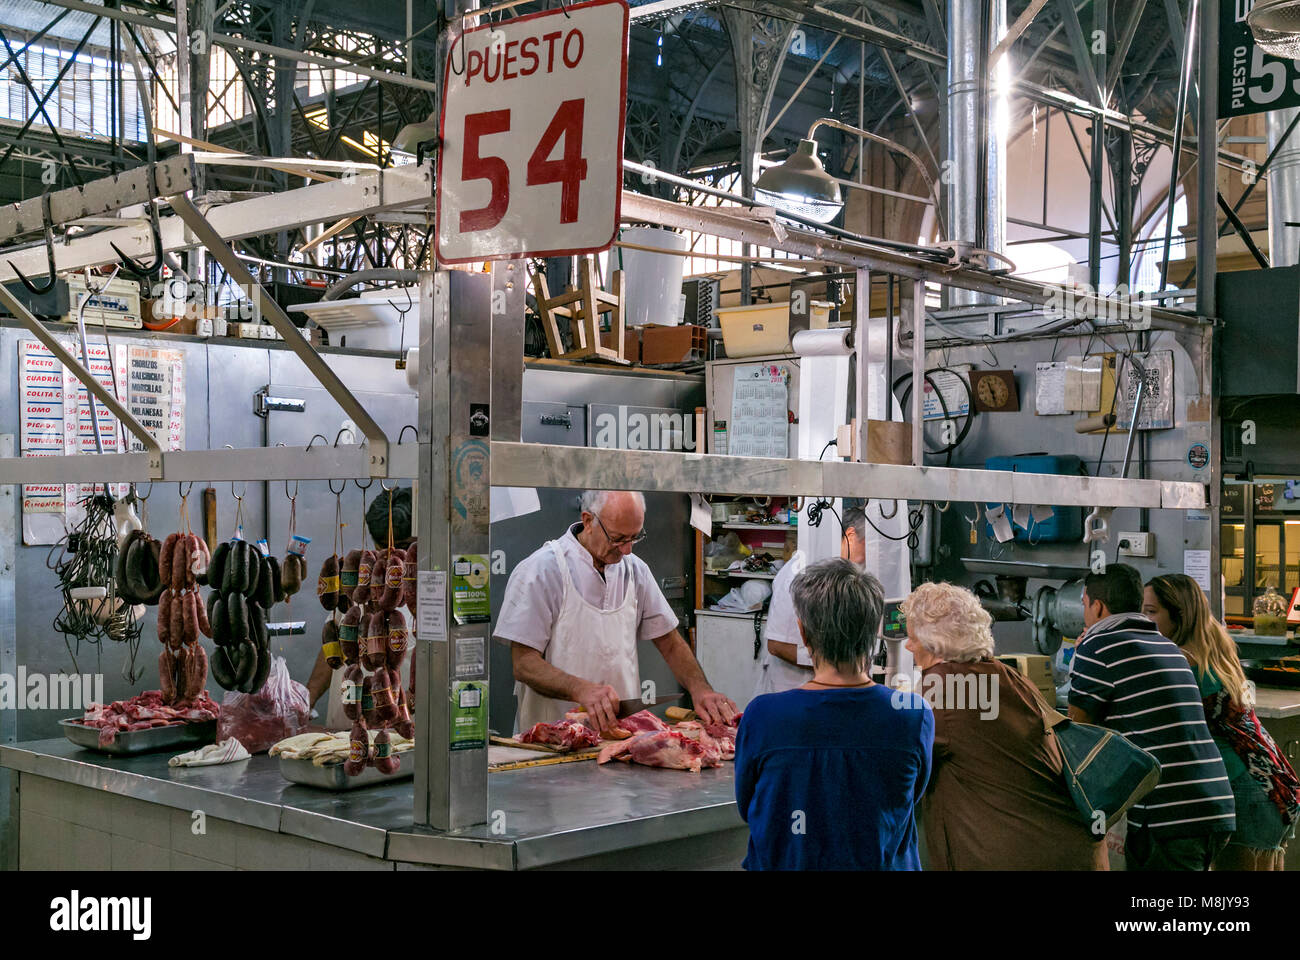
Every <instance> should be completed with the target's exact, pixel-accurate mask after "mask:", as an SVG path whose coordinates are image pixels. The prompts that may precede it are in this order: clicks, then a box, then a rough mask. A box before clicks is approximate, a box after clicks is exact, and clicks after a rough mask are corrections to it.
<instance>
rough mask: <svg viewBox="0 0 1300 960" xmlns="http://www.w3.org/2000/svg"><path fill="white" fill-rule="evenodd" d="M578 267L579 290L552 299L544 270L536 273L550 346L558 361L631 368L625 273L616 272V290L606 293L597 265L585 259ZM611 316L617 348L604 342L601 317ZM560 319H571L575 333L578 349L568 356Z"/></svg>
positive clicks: (537, 293)
mask: <svg viewBox="0 0 1300 960" xmlns="http://www.w3.org/2000/svg"><path fill="white" fill-rule="evenodd" d="M578 262H579V267H578V289H576V290H569V291H567V292H566V293H562V294H561V295H560V296H558V297H554V298H553V297H552V296H551V291H550V289H549V288H548V287H547V285H546V275H545V273H544V272H543V271H541V270H536V271H534V272H533V296H534V297H536V299H537V313H538V315H539V316H540V317H541V318H542V330H543V331H544V332H545V333H546V346H547V349H548V350H550V353H551V356H552V357H553V358H554V359H557V360H587V359H592V360H606V361H608V362H610V363H622V364H630V362H631V361H629V360H626V359H624V357H623V333H624V330H623V271H622V270H615V271H614V276H613V284H612V286H613V290H612V291H610V292H608V293H607V292H606V291H604V290H601V289H600V288H599V287H597V286H596V263H595V260H594V259H593V258H591V257H583V258H582V259H581V260H579V261H578ZM602 313H608V314H610V323H609V327H610V332H611V333H612V334H613V341H614V346H613V347H612V348H611V347H606V346H602V345H601V342H600V314H602ZM556 317H568V318H569V329H570V330H571V331H572V333H573V340H574V348H573V349H572V350H570V351H568V352H567V353H566V352H564V342H563V341H562V340H561V339H560V328H559V325H558V324H557V323H556Z"/></svg>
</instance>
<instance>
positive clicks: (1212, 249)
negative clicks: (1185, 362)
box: [1196, 0, 1223, 616]
mask: <svg viewBox="0 0 1300 960" xmlns="http://www.w3.org/2000/svg"><path fill="white" fill-rule="evenodd" d="M1219 2H1220V0H1200V3H1201V7H1200V20H1201V23H1200V31H1201V46H1200V58H1199V59H1200V62H1199V64H1198V68H1197V76H1198V79H1199V81H1200V89H1199V91H1198V94H1199V97H1200V100H1199V103H1198V106H1199V108H1200V118H1199V121H1198V123H1197V138H1196V150H1197V155H1198V157H1199V158H1200V159H1199V166H1198V167H1197V181H1198V182H1197V194H1198V199H1199V203H1198V205H1197V208H1196V312H1197V314H1199V315H1200V316H1202V317H1213V316H1215V315H1216V314H1217V313H1218V305H1217V302H1216V299H1215V291H1214V283H1215V275H1216V273H1217V272H1218V237H1219V231H1218V221H1217V217H1218V209H1217V207H1216V205H1215V199H1216V195H1217V185H1216V179H1217V174H1218V167H1219V164H1218V157H1219V140H1218V126H1217V124H1218V114H1219V61H1218V56H1219ZM1203 337H1204V339H1203V343H1204V344H1205V349H1206V350H1207V351H1209V354H1210V373H1211V383H1215V384H1217V381H1218V362H1219V358H1218V356H1217V355H1216V351H1217V349H1218V340H1219V338H1218V337H1217V336H1215V335H1214V330H1213V329H1207V330H1206V331H1205V333H1204V335H1203ZM1218 393H1219V392H1218V390H1217V389H1215V390H1214V391H1213V395H1212V399H1211V403H1212V404H1213V412H1212V415H1211V420H1210V491H1209V492H1210V496H1209V501H1210V584H1211V586H1212V589H1211V590H1210V604H1211V607H1212V609H1213V610H1214V613H1215V614H1216V615H1217V616H1222V615H1223V609H1222V593H1223V592H1222V590H1221V589H1220V586H1219V585H1220V583H1221V581H1222V562H1221V557H1220V552H1221V550H1222V545H1221V543H1220V535H1219V533H1220V531H1219V507H1220V501H1221V498H1222V495H1223V464H1222V456H1223V432H1222V431H1223V422H1222V418H1221V414H1220V409H1219V396H1218Z"/></svg>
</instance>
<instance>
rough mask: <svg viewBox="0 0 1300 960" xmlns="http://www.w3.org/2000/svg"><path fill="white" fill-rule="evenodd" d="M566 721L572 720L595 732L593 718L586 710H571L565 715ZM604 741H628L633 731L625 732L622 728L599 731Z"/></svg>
mask: <svg viewBox="0 0 1300 960" xmlns="http://www.w3.org/2000/svg"><path fill="white" fill-rule="evenodd" d="M564 719H565V720H572V721H573V722H574V723H580V724H582V725H583V726H585V727H587V728H588V729H591V730H595V729H596V725H595V724H594V723H592V722H591V717H590V716H589V715H588V714H587V711H586V710H570V711H569V712H568V713H566V714H565V715H564ZM598 732H600V733H601V738H602V739H604V740H626V739H627V738H628V737H630V736H632V731H631V730H624V729H623V728H622V727H615V728H614V729H613V730H604V731H598Z"/></svg>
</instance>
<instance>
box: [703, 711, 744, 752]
mask: <svg viewBox="0 0 1300 960" xmlns="http://www.w3.org/2000/svg"><path fill="white" fill-rule="evenodd" d="M740 717H741V715H740V714H739V713H738V714H736V715H735V716H734V717H732V718H731V722H730V723H706V724H705V725H704V732H705V733H707V734H708V735H709V736H711V737H712V738H713V739H714V740H715V741H716V742H717V744H718V746H719V747H720V748H721V749H722V759H723V760H735V759H736V729H737V728H738V727H739V726H740Z"/></svg>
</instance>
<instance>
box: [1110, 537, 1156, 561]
mask: <svg viewBox="0 0 1300 960" xmlns="http://www.w3.org/2000/svg"><path fill="white" fill-rule="evenodd" d="M1155 546H1156V544H1155V535H1154V534H1150V533H1121V534H1120V535H1119V555H1120V556H1121V557H1150V556H1151V555H1152V554H1153V553H1154V552H1155Z"/></svg>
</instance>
